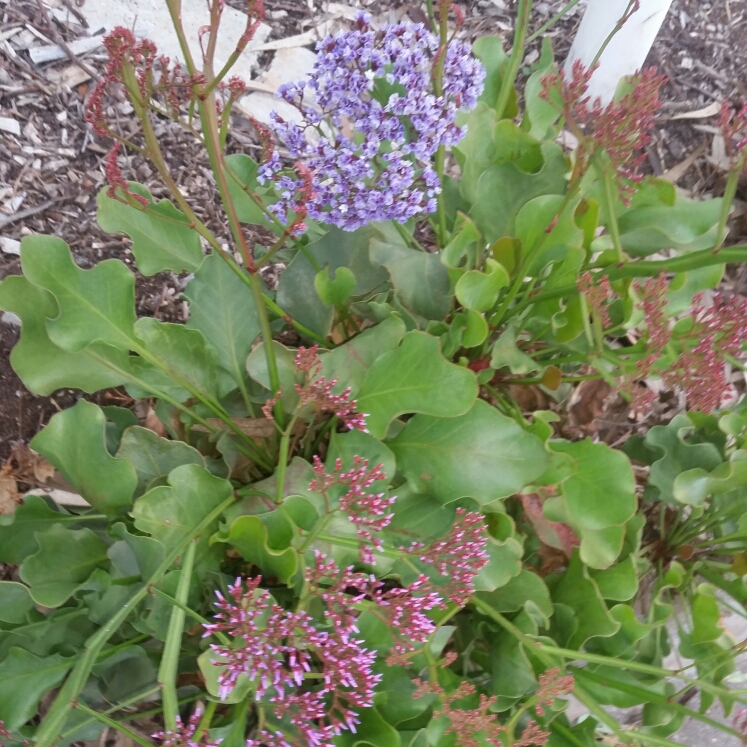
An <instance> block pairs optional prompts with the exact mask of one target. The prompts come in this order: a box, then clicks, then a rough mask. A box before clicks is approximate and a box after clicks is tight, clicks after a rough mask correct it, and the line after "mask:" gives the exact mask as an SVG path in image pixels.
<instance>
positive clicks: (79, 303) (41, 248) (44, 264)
mask: <svg viewBox="0 0 747 747" xmlns="http://www.w3.org/2000/svg"><path fill="white" fill-rule="evenodd" d="M21 265H22V267H23V274H24V275H25V276H26V277H27V278H28V279H29V280H30V281H31V282H32V283H34V285H38V286H40V287H41V288H45V289H46V290H48V291H49V292H50V293H51V294H52V295H53V296H54V297H55V300H56V301H57V306H58V310H59V314H58V316H56V317H55V318H54V319H50V320H48V321H47V332H48V333H49V337H50V339H51V340H52V342H53V343H54V344H55V345H59V346H60V347H61V348H64V349H65V350H67V351H69V352H71V353H76V352H80V351H81V350H83V348H85V347H86V346H88V345H90V344H91V343H92V342H98V341H101V342H105V343H107V344H109V345H112V346H114V347H115V348H119V349H120V350H132V349H133V348H135V347H136V346H137V345H138V340H137V338H136V336H135V331H134V325H135V276H134V275H133V274H132V272H130V270H129V269H128V268H127V266H126V265H125V264H124V263H123V262H120V261H119V260H118V259H107V260H104V261H103V262H100V263H99V264H98V265H96V266H95V267H94V268H92V269H90V270H82V269H81V268H80V267H78V266H77V265H76V264H75V262H74V261H73V256H72V254H71V253H70V249H69V248H68V246H67V244H66V243H65V242H64V241H62V239H58V238H57V237H56V236H26V237H25V238H24V239H23V241H22V242H21Z"/></svg>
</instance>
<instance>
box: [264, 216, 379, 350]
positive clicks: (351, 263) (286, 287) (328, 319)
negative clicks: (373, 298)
mask: <svg viewBox="0 0 747 747" xmlns="http://www.w3.org/2000/svg"><path fill="white" fill-rule="evenodd" d="M373 238H381V233H380V232H379V231H378V230H377V229H376V228H373V227H372V226H367V227H366V228H360V229H358V230H357V231H352V232H347V231H342V230H340V229H339V228H332V229H331V230H330V231H329V233H327V234H326V235H325V236H323V237H322V238H320V239H318V240H317V241H314V242H312V243H310V244H309V245H308V246H307V247H306V249H305V250H304V251H303V252H299V253H298V254H296V256H295V257H294V258H293V259H292V260H291V262H290V264H289V265H288V267H286V269H285V270H284V271H283V274H282V275H281V276H280V282H279V284H278V289H277V302H278V305H279V306H280V307H281V308H282V309H283V310H284V311H285V312H286V313H287V314H290V315H291V316H292V317H293V318H294V319H296V320H297V321H299V322H301V323H302V324H304V325H306V326H307V327H308V328H309V329H311V330H312V331H314V332H316V333H317V334H319V335H321V336H323V337H326V336H327V335H328V334H329V331H330V325H331V324H332V318H333V315H334V309H333V308H332V307H331V306H327V305H325V304H324V303H322V300H321V299H320V298H319V295H318V294H317V292H316V288H315V286H314V279H315V277H316V275H317V273H318V272H319V270H320V269H321V268H322V267H328V268H329V269H330V270H332V271H333V272H334V271H336V270H337V268H338V267H347V268H348V269H349V270H350V271H351V272H352V273H353V275H354V276H355V281H356V285H355V289H354V291H353V295H354V296H363V295H365V294H366V293H369V292H370V291H372V290H373V289H374V288H376V287H378V286H381V285H382V284H384V283H386V281H387V280H388V274H387V272H386V270H385V269H383V268H381V267H375V266H374V265H372V264H371V261H370V260H369V257H368V244H369V241H370V240H371V239H373ZM310 257H311V258H313V260H314V263H312V262H311V261H310Z"/></svg>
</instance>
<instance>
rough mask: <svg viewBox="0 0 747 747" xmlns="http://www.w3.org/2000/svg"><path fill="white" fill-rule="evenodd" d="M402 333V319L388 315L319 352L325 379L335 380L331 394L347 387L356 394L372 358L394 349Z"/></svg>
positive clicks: (400, 339)
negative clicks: (340, 343)
mask: <svg viewBox="0 0 747 747" xmlns="http://www.w3.org/2000/svg"><path fill="white" fill-rule="evenodd" d="M404 336H405V323H404V322H403V321H402V319H400V317H398V316H390V317H388V318H387V319H385V320H384V321H383V322H381V323H380V324H377V325H376V326H374V327H370V328H369V329H365V330H363V332H361V334H359V335H356V336H355V337H354V338H353V339H352V340H350V341H349V342H346V343H345V344H344V345H338V346H337V347H336V348H335V349H334V350H330V351H329V352H328V353H325V354H324V355H323V356H322V375H323V376H324V377H325V378H326V379H327V381H332V379H337V380H338V381H337V384H336V385H335V386H334V388H333V390H332V391H333V392H334V393H335V394H342V392H343V391H344V390H345V389H347V388H348V387H349V388H350V396H351V397H356V396H357V395H358V392H359V391H360V388H361V386H362V385H363V379H364V378H365V376H366V373H367V372H368V369H369V368H371V366H372V365H373V364H374V361H376V360H377V359H378V358H379V357H381V356H382V355H384V353H388V352H389V351H390V350H394V349H395V348H396V347H397V346H398V345H399V344H400V342H402V338H403V337H404Z"/></svg>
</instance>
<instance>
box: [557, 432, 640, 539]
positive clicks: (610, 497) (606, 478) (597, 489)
mask: <svg viewBox="0 0 747 747" xmlns="http://www.w3.org/2000/svg"><path fill="white" fill-rule="evenodd" d="M550 446H551V448H552V450H553V451H555V452H558V453H561V454H567V455H568V456H570V457H571V459H572V460H573V465H574V472H573V474H571V476H570V477H568V479H567V480H564V481H563V482H562V483H561V489H562V494H563V497H564V498H565V501H566V505H567V507H568V513H569V515H570V517H571V519H572V523H573V525H574V526H575V527H577V528H579V529H591V530H602V529H607V528H608V527H611V526H622V525H623V524H625V522H627V521H628V519H630V518H632V516H633V514H634V513H635V511H636V508H637V501H636V497H635V477H634V475H633V468H632V467H631V465H630V461H629V460H628V458H627V457H626V456H625V454H623V453H621V452H619V451H615V450H614V449H611V448H610V447H609V446H607V445H606V444H602V443H593V442H592V441H590V440H589V439H586V440H584V441H576V442H575V443H570V442H568V441H552V442H550ZM552 500H553V499H550V501H548V503H550V502H551V501H552ZM546 505H547V504H546Z"/></svg>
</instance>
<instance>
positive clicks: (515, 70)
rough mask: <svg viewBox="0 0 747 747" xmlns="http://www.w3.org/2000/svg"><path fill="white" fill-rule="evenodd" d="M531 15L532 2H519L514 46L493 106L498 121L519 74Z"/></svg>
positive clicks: (529, 0) (524, 0) (528, 0)
mask: <svg viewBox="0 0 747 747" xmlns="http://www.w3.org/2000/svg"><path fill="white" fill-rule="evenodd" d="M531 13H532V0H519V10H518V12H517V14H516V30H515V31H514V44H513V47H512V48H511V57H510V58H509V60H508V67H507V69H506V74H505V75H504V76H503V81H502V82H501V90H500V92H499V94H498V101H497V103H496V105H495V113H496V115H497V116H498V118H499V119H502V118H503V115H504V113H505V111H506V106H507V105H508V100H509V98H510V97H511V91H512V90H513V88H514V84H515V83H516V77H517V76H518V74H519V68H520V67H521V61H522V60H523V59H524V51H525V49H526V38H527V29H528V28H529V17H530V15H531Z"/></svg>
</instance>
